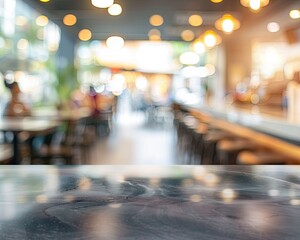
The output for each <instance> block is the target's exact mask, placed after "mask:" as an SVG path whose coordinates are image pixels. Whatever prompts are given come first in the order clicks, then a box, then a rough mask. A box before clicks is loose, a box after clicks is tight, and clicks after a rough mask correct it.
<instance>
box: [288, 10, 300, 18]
mask: <svg viewBox="0 0 300 240" xmlns="http://www.w3.org/2000/svg"><path fill="white" fill-rule="evenodd" d="M290 18H292V19H299V18H300V10H297V9H293V10H291V11H290Z"/></svg>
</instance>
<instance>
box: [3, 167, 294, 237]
mask: <svg viewBox="0 0 300 240" xmlns="http://www.w3.org/2000/svg"><path fill="white" fill-rule="evenodd" d="M299 173H300V167H295V166H252V167H251V166H227V167H226V166H206V167H202V166H169V167H168V166H166V167H155V166H79V167H68V168H56V167H54V166H18V167H12V166H4V167H1V168H0V212H1V214H0V239H299V234H300V228H299V220H300V214H299V213H300V212H299V211H300V186H299V183H300V174H299Z"/></svg>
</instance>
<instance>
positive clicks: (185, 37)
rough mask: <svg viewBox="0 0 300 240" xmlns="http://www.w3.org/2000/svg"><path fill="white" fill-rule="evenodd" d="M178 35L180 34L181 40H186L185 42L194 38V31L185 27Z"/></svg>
mask: <svg viewBox="0 0 300 240" xmlns="http://www.w3.org/2000/svg"><path fill="white" fill-rule="evenodd" d="M180 36H181V38H182V40H183V41H186V42H190V41H193V40H194V38H195V34H194V32H193V31H192V30H189V29H186V30H184V31H182V32H181V34H180Z"/></svg>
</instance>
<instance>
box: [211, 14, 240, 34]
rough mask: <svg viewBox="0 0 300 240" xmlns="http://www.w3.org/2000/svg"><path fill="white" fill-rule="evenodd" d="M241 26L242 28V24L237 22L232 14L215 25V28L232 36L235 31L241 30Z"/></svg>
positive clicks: (224, 16)
mask: <svg viewBox="0 0 300 240" xmlns="http://www.w3.org/2000/svg"><path fill="white" fill-rule="evenodd" d="M240 26H241V24H240V22H239V20H237V19H236V18H234V17H233V16H232V15H230V14H224V15H223V16H222V17H221V18H219V19H218V20H217V21H216V23H215V27H216V28H217V29H218V30H221V31H223V32H224V33H227V34H230V33H232V32H233V31H234V30H237V29H239V28H240Z"/></svg>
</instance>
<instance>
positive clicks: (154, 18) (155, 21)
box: [149, 15, 164, 27]
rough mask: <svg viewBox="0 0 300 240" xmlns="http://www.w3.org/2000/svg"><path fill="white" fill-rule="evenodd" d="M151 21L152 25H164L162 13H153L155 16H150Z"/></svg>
mask: <svg viewBox="0 0 300 240" xmlns="http://www.w3.org/2000/svg"><path fill="white" fill-rule="evenodd" d="M149 23H150V24H151V25H152V26H155V27H159V26H161V25H163V23H164V18H163V17H162V16H160V15H153V16H151V17H150V19H149Z"/></svg>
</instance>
